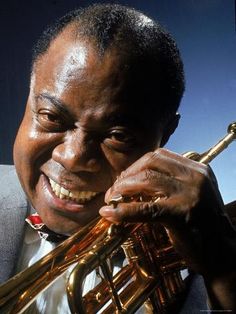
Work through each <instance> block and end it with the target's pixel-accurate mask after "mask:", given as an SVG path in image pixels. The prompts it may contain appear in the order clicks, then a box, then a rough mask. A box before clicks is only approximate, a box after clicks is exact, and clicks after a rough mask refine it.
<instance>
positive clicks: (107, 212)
mask: <svg viewBox="0 0 236 314" xmlns="http://www.w3.org/2000/svg"><path fill="white" fill-rule="evenodd" d="M115 211H116V208H113V206H103V207H102V208H100V210H99V214H100V215H101V216H104V217H109V216H111V215H113V214H114V212H115Z"/></svg>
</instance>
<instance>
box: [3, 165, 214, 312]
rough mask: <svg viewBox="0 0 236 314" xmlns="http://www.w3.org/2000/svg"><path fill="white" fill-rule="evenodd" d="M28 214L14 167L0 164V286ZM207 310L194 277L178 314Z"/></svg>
mask: <svg viewBox="0 0 236 314" xmlns="http://www.w3.org/2000/svg"><path fill="white" fill-rule="evenodd" d="M29 213H30V204H29V202H28V200H27V198H26V195H25V194H24V192H23V190H22V188H21V186H20V183H19V180H18V177H17V175H16V171H15V167H14V166H5V165H0V283H2V282H4V281H6V280H7V279H9V278H10V277H11V276H12V275H13V274H14V271H15V268H16V266H17V265H16V264H17V261H18V257H19V253H20V249H21V246H22V241H23V237H24V226H25V218H26V217H27V216H28V215H29ZM207 309H208V307H207V305H206V290H205V287H204V283H203V279H202V277H201V276H194V277H193V279H192V280H191V283H190V285H189V289H188V293H187V297H186V299H185V302H184V304H183V307H182V309H181V310H180V312H179V314H195V313H196V314H199V311H200V310H207ZM62 314H63V313H62Z"/></svg>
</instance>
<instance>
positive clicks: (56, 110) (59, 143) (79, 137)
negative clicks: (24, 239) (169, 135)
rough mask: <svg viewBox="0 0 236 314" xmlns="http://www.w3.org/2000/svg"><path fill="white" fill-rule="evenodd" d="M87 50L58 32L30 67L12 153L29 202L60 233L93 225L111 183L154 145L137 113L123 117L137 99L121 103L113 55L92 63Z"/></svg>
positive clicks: (121, 77)
mask: <svg viewBox="0 0 236 314" xmlns="http://www.w3.org/2000/svg"><path fill="white" fill-rule="evenodd" d="M94 47H95V46H93V45H92V44H91V43H88V42H86V41H83V40H78V39H76V40H75V39H74V38H73V35H72V34H71V33H70V32H69V31H64V32H63V33H62V34H61V35H60V36H59V37H58V38H57V39H56V40H55V41H54V42H53V44H52V45H51V47H50V48H49V50H48V52H47V53H45V54H44V55H43V56H42V57H41V58H40V59H39V60H38V61H37V64H36V66H35V69H34V73H33V75H32V81H31V89H30V94H29V98H28V102H27V106H26V112H25V116H24V119H23V121H22V124H21V126H20V129H19V132H18V135H17V138H16V142H15V146H14V160H15V165H16V169H17V173H18V175H19V178H20V181H21V184H22V186H23V188H24V190H25V192H26V194H27V196H28V198H29V200H30V202H31V203H32V205H33V207H34V208H35V209H36V210H37V212H38V213H39V214H40V216H41V218H42V219H43V221H44V223H45V224H46V225H47V226H48V227H49V228H50V229H52V230H54V231H56V232H60V233H65V234H70V233H72V232H73V231H75V230H77V229H78V228H79V227H81V226H84V225H85V224H87V223H88V222H89V221H91V220H92V219H93V218H95V217H96V216H97V215H98V211H99V209H100V207H101V206H102V205H103V204H104V194H105V192H106V191H107V189H108V188H109V187H110V186H111V185H112V184H113V182H114V181H115V180H116V177H117V176H118V175H119V174H120V173H121V171H122V170H124V169H125V168H127V167H128V166H129V165H130V164H132V163H133V162H134V161H135V160H136V159H138V158H139V157H140V156H142V155H143V154H144V153H145V152H147V151H149V150H151V149H153V148H154V146H155V144H154V143H157V142H158V138H156V132H153V135H151V134H152V130H148V132H146V131H145V128H144V126H143V124H142V119H144V120H145V119H146V117H144V116H143V112H142V113H140V120H139V121H138V118H137V117H139V114H138V113H137V110H139V106H137V109H136V110H135V112H134V111H133V109H132V110H131V108H133V107H134V106H135V102H136V101H138V99H135V96H134V97H133V103H132V104H131V103H130V104H129V103H124V102H123V101H121V100H122V99H126V98H127V97H126V95H124V93H130V95H131V96H132V93H133V94H134V95H135V94H136V91H134V90H127V88H126V87H127V86H126V74H125V73H126V71H125V70H124V68H125V67H124V66H122V62H121V61H120V58H119V56H118V55H117V53H115V52H113V53H108V52H107V53H105V55H104V56H103V57H98V55H97V54H96V51H95V48H94ZM128 98H129V99H132V97H128ZM143 106H144V107H145V104H143ZM140 110H141V109H140ZM141 111H142V110H141ZM132 115H133V116H132ZM154 134H155V135H154Z"/></svg>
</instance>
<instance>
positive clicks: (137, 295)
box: [0, 122, 236, 314]
mask: <svg viewBox="0 0 236 314" xmlns="http://www.w3.org/2000/svg"><path fill="white" fill-rule="evenodd" d="M235 139H236V122H234V123H231V124H230V125H229V126H228V133H227V135H226V136H225V137H224V138H223V139H221V140H220V141H219V142H218V143H217V144H216V145H215V146H213V147H212V148H210V149H209V150H208V151H207V152H205V153H203V154H197V153H193V152H190V153H186V154H184V156H185V157H187V158H190V159H193V160H196V161H198V162H201V163H204V164H208V163H209V162H210V161H211V160H213V159H214V158H215V157H216V156H217V155H219V154H220V153H221V152H222V151H223V150H224V149H225V148H226V147H227V146H228V145H229V144H230V143H231V142H232V141H233V140H235ZM118 201H119V200H113V202H114V203H115V204H116V203H117V202H118ZM121 248H122V250H123V252H124V253H125V256H126V259H127V261H128V263H127V264H126V265H125V266H124V267H122V268H121V269H120V270H119V271H118V272H117V273H116V274H115V275H114V276H113V274H112V271H111V256H112V255H114V252H117V251H120V250H121ZM71 265H75V266H74V268H73V270H72V272H71V273H70V276H69V279H68V283H67V287H66V290H67V296H68V303H69V307H70V310H71V313H79V314H85V313H89V314H92V313H98V312H99V313H103V314H114V313H119V314H121V313H122V314H124V313H134V312H135V311H136V310H137V309H138V308H140V307H141V306H142V305H143V304H144V306H145V308H146V311H147V313H164V312H165V311H166V309H167V308H168V307H169V306H171V304H173V302H175V300H177V299H178V298H179V296H181V294H182V293H183V291H184V288H185V282H184V280H183V279H182V276H181V270H183V269H185V268H186V263H185V261H184V260H183V259H182V258H181V257H180V256H179V255H178V254H177V253H176V251H175V250H174V248H173V246H172V244H171V242H170V239H169V237H168V233H167V230H166V229H165V227H163V226H162V225H161V224H159V223H135V224H131V223H124V224H120V225H114V224H111V223H109V222H108V221H106V220H105V219H103V218H102V219H98V218H97V219H96V220H94V221H92V222H91V223H89V224H88V225H87V226H86V227H84V228H82V229H81V230H79V231H78V232H76V233H75V234H74V235H72V236H71V237H69V238H68V239H66V240H65V241H64V242H62V243H61V244H59V245H58V246H57V247H56V248H55V249H54V250H53V251H51V252H50V253H49V254H47V255H46V256H45V257H43V258H41V259H40V260H39V261H38V262H36V263H35V264H34V265H32V266H31V267H29V268H27V269H26V270H24V271H22V272H20V273H19V274H17V275H15V276H14V277H13V278H11V279H10V280H8V281H7V282H6V283H4V284H3V285H1V286H0V313H4V314H5V313H11V314H14V313H15V314H16V313H18V314H19V313H23V312H24V311H25V310H26V309H27V308H28V307H29V306H30V304H31V303H32V302H33V301H34V300H35V299H36V298H37V296H38V294H40V293H41V292H42V291H44V290H45V289H46V288H48V287H49V286H50V285H51V284H52V283H53V282H54V281H55V280H57V278H59V277H60V276H61V275H62V274H63V273H64V272H65V271H67V270H68V268H69V266H71ZM95 269H99V271H100V272H101V280H100V282H99V284H98V285H97V286H96V287H94V288H93V289H92V290H90V291H89V292H87V293H86V294H83V282H84V280H85V278H86V276H87V275H88V274H89V273H91V272H92V271H93V270H95Z"/></svg>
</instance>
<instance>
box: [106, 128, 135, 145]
mask: <svg viewBox="0 0 236 314" xmlns="http://www.w3.org/2000/svg"><path fill="white" fill-rule="evenodd" d="M110 139H111V140H113V141H117V142H121V143H128V142H129V141H130V140H132V137H131V136H130V135H129V134H127V133H126V132H124V131H122V130H112V131H111V132H110Z"/></svg>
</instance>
